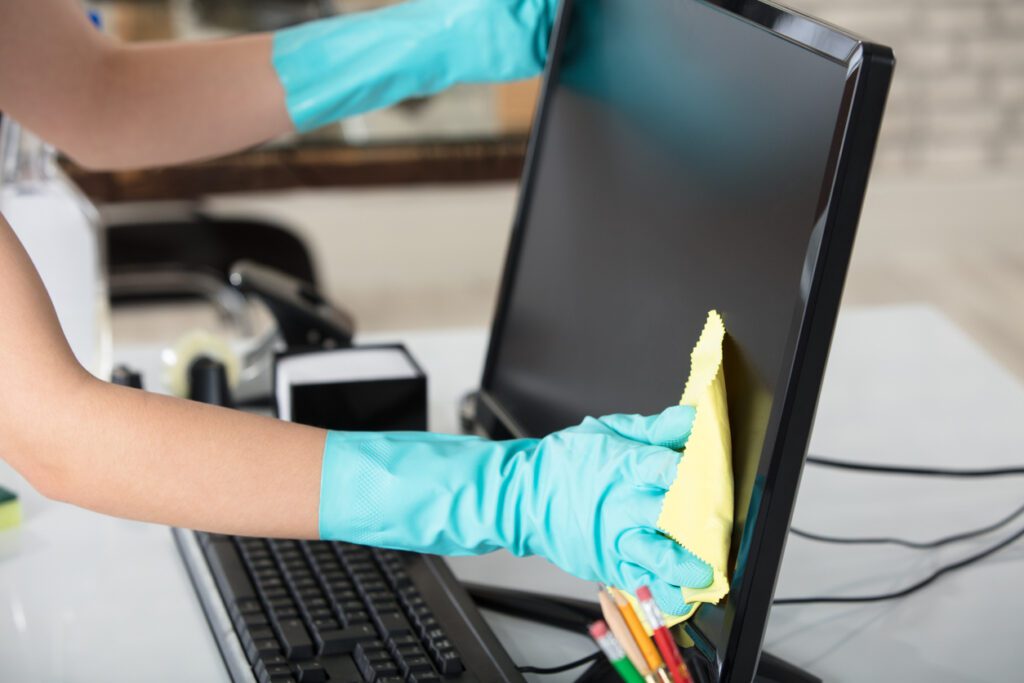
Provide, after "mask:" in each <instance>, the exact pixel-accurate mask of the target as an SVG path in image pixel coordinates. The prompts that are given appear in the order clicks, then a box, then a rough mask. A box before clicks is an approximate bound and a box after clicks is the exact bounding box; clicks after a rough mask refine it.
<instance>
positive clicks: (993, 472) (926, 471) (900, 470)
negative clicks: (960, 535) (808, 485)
mask: <svg viewBox="0 0 1024 683" xmlns="http://www.w3.org/2000/svg"><path fill="white" fill-rule="evenodd" d="M807 462H808V463H809V464H811V465H820V466H822V467H834V468H836V469H841V470H856V471H859V472H877V473H879V474H909V475H913V476H923V477H1005V476H1008V475H1019V474H1024V467H994V468H991V469H980V470H966V469H959V468H955V469H945V468H941V467H909V466H906V465H875V464H865V463H859V462H849V461H847V460H834V459H832V458H824V457H822V456H820V455H809V456H807Z"/></svg>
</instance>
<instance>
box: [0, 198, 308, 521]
mask: <svg viewBox="0 0 1024 683" xmlns="http://www.w3.org/2000/svg"><path fill="white" fill-rule="evenodd" d="M0 291H3V292H4V298H3V304H2V305H0V367H2V368H3V369H4V372H3V376H2V378H0V457H3V458H4V459H5V460H7V461H8V463H10V464H11V465H12V466H13V467H14V468H15V469H17V470H18V471H19V472H21V474H22V475H23V476H25V477H26V479H28V481H29V482H30V483H31V484H32V485H33V486H34V487H36V488H37V489H39V490H40V491H41V492H42V493H43V494H44V495H47V496H49V497H51V498H55V499H58V500H62V501H65V502H69V503H72V504H75V505H79V506H81V507H86V508H89V509H92V510H96V511H99V512H104V513H107V514H111V515H117V516H121V517H128V518H132V519H140V520H146V521H155V522H161V523H164V524H173V525H177V526H184V527H190V528H198V529H207V530H211V531H219V532H223V533H236V534H252V535H263V536H275V537H293V538H316V537H317V515H318V504H319V494H320V463H321V457H322V454H323V447H324V438H325V432H324V431H323V430H319V429H313V428H311V427H304V426H301V425H296V424H291V423H287V422H282V421H279V420H273V419H270V418H264V417H258V416H254V415H249V414H246V413H242V412H239V411H232V410H227V409H224V408H217V407H213V406H207V405H203V404H199V403H195V402H191V401H185V400H182V399H175V398H170V397H165V396H159V395H156V394H152V393H147V392H143V391H139V390H137V389H128V388H125V387H118V386H115V385H112V384H108V383H106V382H102V381H100V380H98V379H96V378H94V377H93V376H91V375H89V374H88V373H87V372H86V371H85V370H84V369H82V368H81V366H79V365H78V363H77V361H76V360H75V358H74V355H73V354H72V353H71V350H70V348H69V347H68V345H67V342H66V341H65V339H64V335H63V333H62V331H61V329H60V325H59V323H58V322H57V318H56V315H55V313H54V310H53V307H52V305H51V304H50V301H49V298H48V297H47V294H46V290H45V288H44V287H43V285H42V282H41V281H40V280H39V277H38V275H37V274H36V272H35V269H34V268H33V266H32V263H31V261H30V260H29V258H28V256H27V255H26V253H25V251H24V249H23V248H22V247H21V244H20V242H19V241H18V239H17V237H16V236H15V235H14V232H13V231H12V230H11V228H10V227H9V226H8V225H7V223H6V222H5V221H4V220H3V218H2V217H0Z"/></svg>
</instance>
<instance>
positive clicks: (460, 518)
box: [320, 406, 712, 614]
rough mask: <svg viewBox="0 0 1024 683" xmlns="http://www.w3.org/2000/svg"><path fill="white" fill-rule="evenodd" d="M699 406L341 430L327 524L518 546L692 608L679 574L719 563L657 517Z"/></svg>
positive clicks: (352, 530)
mask: <svg viewBox="0 0 1024 683" xmlns="http://www.w3.org/2000/svg"><path fill="white" fill-rule="evenodd" d="M692 421H693V409H692V408H690V407H688V406H675V407H672V408H669V409H668V410H666V411H665V412H663V413H661V414H660V415H657V416H654V417H641V416H638V415H612V416H609V417H602V418H599V419H594V418H587V419H586V420H584V421H583V423H582V424H580V425H578V426H576V427H571V428H569V429H565V430H563V431H560V432H556V433H554V434H551V435H550V436H547V437H545V438H543V439H539V440H538V439H518V440H512V441H488V440H486V439H481V438H477V437H471V436H450V435H444V434H429V433H418V432H393V433H361V432H330V433H329V434H328V437H327V443H326V446H325V449H324V460H323V471H322V475H321V490H320V536H321V538H324V539H333V540H342V541H349V542H352V543H361V544H365V545H375V546H383V547H388V548H397V549H401V550H414V551H419V552H428V553H437V554H442V555H467V554H478V553H484V552H488V551H491V550H495V549H498V548H507V549H508V550H509V551H511V552H512V553H514V554H516V555H520V556H524V555H541V556H543V557H545V558H547V559H548V560H550V561H551V562H553V563H554V564H555V565H557V566H559V567H561V568H562V569H564V570H565V571H567V572H569V573H571V574H574V575H576V576H578V577H581V578H583V579H588V580H594V581H602V582H604V583H607V584H609V585H612V586H616V587H619V588H623V589H625V590H628V591H630V592H633V591H635V589H636V588H637V587H639V586H640V585H642V584H645V583H646V584H649V585H650V586H651V590H652V592H653V593H654V596H655V599H656V600H657V601H658V604H659V606H661V608H662V609H663V610H664V611H666V612H669V613H672V614H684V613H685V612H686V611H687V610H688V609H689V608H688V606H687V605H686V604H685V603H684V602H683V600H682V596H681V594H680V591H679V587H680V586H688V587H694V588H703V587H705V586H707V585H709V584H710V582H711V580H712V574H711V568H710V567H709V566H708V565H706V564H705V563H704V562H702V561H701V560H699V559H697V558H696V557H694V556H693V555H691V554H690V553H689V552H687V551H686V550H684V549H683V548H682V547H681V546H679V545H677V544H676V543H675V542H673V541H672V540H670V539H668V538H667V537H665V536H663V535H662V534H661V533H660V532H658V531H657V529H656V528H655V523H656V520H657V518H658V513H659V511H660V509H661V503H662V498H663V496H664V493H665V491H666V490H667V489H668V487H669V486H670V485H671V484H672V480H673V479H674V478H675V475H676V467H677V465H678V462H679V457H680V456H679V453H677V452H676V451H675V450H673V449H678V448H681V447H682V446H683V445H684V444H685V442H686V439H687V438H688V436H689V432H690V426H691V424H692Z"/></svg>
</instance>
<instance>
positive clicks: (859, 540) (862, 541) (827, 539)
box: [789, 505, 1024, 550]
mask: <svg viewBox="0 0 1024 683" xmlns="http://www.w3.org/2000/svg"><path fill="white" fill-rule="evenodd" d="M1022 514H1024V505H1021V506H1020V507H1019V508H1017V509H1016V510H1014V511H1013V512H1011V513H1010V514H1009V515H1007V516H1006V517H1003V518H1002V519H1000V520H999V521H998V522H993V523H992V524H989V525H988V526H983V527H981V528H980V529H973V530H971V531H962V532H960V533H956V534H952V535H951V536H944V537H942V538H937V539H935V540H933V541H910V540H907V539H903V538H893V537H890V536H878V537H872V536H866V537H856V536H853V537H850V536H828V535H826V534H818V533H814V532H811V531H804V530H803V529H798V528H796V527H790V529H789V530H790V532H791V533H792V534H793V535H795V536H800V537H801V538H806V539H808V540H811V541H820V542H821V543H840V544H848V545H883V544H885V545H900V546H903V547H905V548H914V549H916V550H925V549H931V548H941V547H942V546H944V545H949V544H950V543H956V542H958V541H966V540H967V539H969V538H975V537H977V536H983V535H985V534H987V533H990V532H992V531H995V530H996V529H1001V528H1002V527H1004V526H1006V525H1007V524H1009V523H1010V522H1012V521H1013V520H1015V519H1017V518H1018V517H1020V516H1021V515H1022Z"/></svg>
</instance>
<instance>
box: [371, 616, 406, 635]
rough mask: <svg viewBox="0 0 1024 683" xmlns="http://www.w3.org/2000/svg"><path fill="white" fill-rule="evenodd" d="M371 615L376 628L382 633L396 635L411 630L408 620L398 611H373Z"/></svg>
mask: <svg viewBox="0 0 1024 683" xmlns="http://www.w3.org/2000/svg"><path fill="white" fill-rule="evenodd" d="M373 617H374V619H373V623H375V624H376V625H377V628H378V629H380V632H381V633H383V634H384V635H388V636H396V635H400V634H402V633H411V632H412V629H411V628H410V627H409V622H408V621H406V620H405V617H404V616H402V614H401V613H399V612H380V613H375V614H374V615H373Z"/></svg>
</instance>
